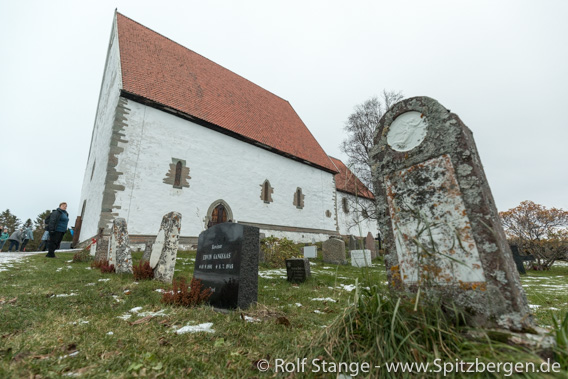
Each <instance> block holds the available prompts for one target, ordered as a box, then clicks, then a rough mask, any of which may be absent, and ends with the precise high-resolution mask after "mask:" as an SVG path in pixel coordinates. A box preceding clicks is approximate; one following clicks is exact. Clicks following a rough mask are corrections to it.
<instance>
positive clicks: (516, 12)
mask: <svg viewBox="0 0 568 379" xmlns="http://www.w3.org/2000/svg"><path fill="white" fill-rule="evenodd" d="M115 8H118V11H119V12H121V13H123V14H125V15H126V16H128V17H130V18H132V19H134V20H136V21H138V22H140V23H141V24H143V25H145V26H147V27H149V28H151V29H153V30H155V31H157V32H159V33H161V34H163V35H165V36H167V37H169V38H170V39H173V40H174V41H176V42H179V43H180V44H182V45H184V46H186V47H188V48H190V49H192V50H194V51H196V52H198V53H200V54H201V55H204V56H206V57H207V58H209V59H211V60H213V61H215V62H217V63H219V64H221V65H222V66H224V67H226V68H228V69H230V70H232V71H234V72H236V73H238V74H240V75H242V76H244V77H245V78H247V79H249V80H251V81H253V82H255V83H256V84H258V85H260V86H261V87H264V88H265V89H267V90H269V91H271V92H273V93H275V94H277V95H279V96H281V97H283V98H285V99H287V100H288V101H290V103H291V104H292V106H293V107H294V108H295V109H296V111H297V112H298V114H299V115H300V117H301V118H302V119H303V120H304V122H305V123H306V124H307V125H308V127H309V129H310V130H311V131H312V133H313V134H314V136H315V137H316V139H317V140H318V141H319V142H320V144H321V145H322V147H323V148H324V149H325V150H326V152H327V153H328V154H330V155H333V156H336V157H339V158H345V156H343V155H342V154H341V152H340V151H339V144H340V142H341V141H342V140H343V138H344V134H343V125H344V123H345V120H346V119H347V117H348V115H349V114H350V113H351V112H352V110H353V107H354V106H355V105H356V104H359V103H361V102H363V101H364V100H366V99H367V98H369V97H370V96H372V95H376V94H379V93H380V92H381V91H382V89H383V88H385V89H392V90H400V91H403V93H404V95H405V96H406V97H411V96H420V95H425V96H430V97H433V98H435V99H437V100H438V101H439V102H440V103H442V105H444V106H446V107H447V108H449V109H451V110H452V112H455V113H457V114H458V115H459V116H460V118H461V119H462V120H463V121H464V122H465V124H466V125H468V126H469V127H470V129H472V131H473V133H474V136H475V139H476V143H477V146H478V149H479V151H480V155H481V159H482V161H483V164H484V167H485V171H486V174H487V176H488V179H489V183H490V185H491V189H492V191H493V195H494V197H495V200H496V202H497V206H498V208H499V210H506V209H509V208H512V207H514V206H516V205H518V204H519V202H521V201H523V200H527V199H530V200H533V201H535V202H539V203H541V204H544V205H546V206H548V207H561V208H564V209H568V197H567V194H568V190H567V187H568V170H567V163H568V148H567V146H568V122H567V121H566V117H565V116H562V114H563V112H564V111H566V109H567V108H568V21H567V20H568V2H567V1H564V0H558V1H548V0H546V1H537V0H534V1H528V0H527V1H523V0H510V1H490V0H489V1H483V0H469V1H459V0H447V1H430V0H429V1H424V0H416V1H410V0H408V1H400V0H399V1H394V0H391V1H379V0H374V1H371V0H370V1H358V0H352V1H330V0H327V1H310V0H301V1H296V0H287V1H266V0H264V1H261V0H259V1H248V0H240V1H230V0H227V1H209V2H206V1H194V0H186V1H177V2H176V1H167V0H162V1H142V0H136V1H107V0H98V1H58V0H50V1H27V0H19V1H7V0H2V1H0V36H1V37H0V39H1V41H2V43H1V44H0V67H1V70H0V138H1V140H2V144H1V148H0V159H1V162H2V168H1V176H0V177H1V179H0V183H1V186H0V210H4V209H6V208H9V209H10V210H11V211H12V212H13V213H15V214H16V215H17V216H18V217H20V219H23V220H25V219H26V218H34V217H35V216H36V215H37V214H39V213H40V212H41V211H43V210H45V209H48V208H49V209H52V208H54V207H56V206H57V205H58V204H59V202H61V201H67V202H68V203H69V211H70V216H71V219H72V222H74V220H75V217H76V216H77V212H78V210H79V209H78V208H79V206H78V202H79V196H80V191H81V184H82V178H83V173H84V170H85V165H86V160H87V154H88V151H89V143H90V138H91V132H92V127H93V122H94V116H95V111H96V106H97V100H98V95H99V88H100V84H101V80H102V74H103V66H104V62H105V55H106V51H107V44H108V40H109V35H110V30H111V23H112V18H113V14H114V9H115Z"/></svg>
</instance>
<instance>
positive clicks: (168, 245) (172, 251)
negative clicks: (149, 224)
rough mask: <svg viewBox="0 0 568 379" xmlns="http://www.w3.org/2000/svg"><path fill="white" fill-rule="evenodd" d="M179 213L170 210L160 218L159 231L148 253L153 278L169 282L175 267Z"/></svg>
mask: <svg viewBox="0 0 568 379" xmlns="http://www.w3.org/2000/svg"><path fill="white" fill-rule="evenodd" d="M180 230H181V214H180V213H178V212H170V213H168V214H166V215H165V216H164V217H163V218H162V224H161V225H160V231H159V232H158V235H157V236H156V240H155V241H154V245H153V246H152V254H151V255H150V267H152V269H153V270H154V279H156V280H159V281H161V282H164V283H171V282H172V280H173V278H174V269H175V267H176V258H177V250H178V244H179V233H180Z"/></svg>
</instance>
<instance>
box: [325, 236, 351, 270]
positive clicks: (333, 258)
mask: <svg viewBox="0 0 568 379" xmlns="http://www.w3.org/2000/svg"><path fill="white" fill-rule="evenodd" d="M322 256H323V261H324V262H325V263H333V264H339V265H344V264H346V263H347V260H346V259H345V241H343V240H342V239H340V238H337V237H330V238H329V239H328V240H327V241H324V242H323V243H322Z"/></svg>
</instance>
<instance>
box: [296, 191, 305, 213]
mask: <svg viewBox="0 0 568 379" xmlns="http://www.w3.org/2000/svg"><path fill="white" fill-rule="evenodd" d="M294 205H295V206H296V208H298V209H302V208H304V195H303V194H302V189H301V188H300V187H298V188H296V192H294Z"/></svg>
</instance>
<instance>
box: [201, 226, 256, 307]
mask: <svg viewBox="0 0 568 379" xmlns="http://www.w3.org/2000/svg"><path fill="white" fill-rule="evenodd" d="M258 230H259V229H258V228H255V227H253V226H246V225H240V224H234V223H231V222H226V223H223V224H218V225H215V226H212V227H211V228H209V229H207V230H206V231H204V232H203V233H201V234H200V235H199V241H198V244H197V256H196V257H195V268H194V271H193V277H194V278H195V279H199V280H201V283H202V285H203V286H204V287H205V288H211V290H212V291H213V294H212V295H211V297H210V298H209V303H210V304H211V305H212V306H214V307H217V308H225V309H234V308H237V307H238V308H241V309H246V308H248V307H249V305H251V304H253V303H255V302H256V300H257V295H258V251H259V244H260V242H259V232H258Z"/></svg>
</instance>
